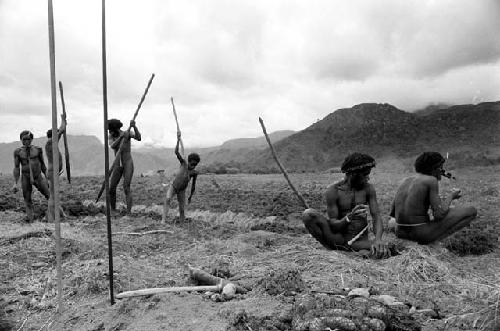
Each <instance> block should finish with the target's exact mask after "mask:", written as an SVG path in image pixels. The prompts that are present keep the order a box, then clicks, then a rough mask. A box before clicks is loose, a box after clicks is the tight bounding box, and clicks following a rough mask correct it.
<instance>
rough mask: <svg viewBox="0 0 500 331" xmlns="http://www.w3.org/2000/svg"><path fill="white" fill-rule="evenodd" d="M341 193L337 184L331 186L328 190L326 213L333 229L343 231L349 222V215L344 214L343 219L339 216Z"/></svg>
mask: <svg viewBox="0 0 500 331" xmlns="http://www.w3.org/2000/svg"><path fill="white" fill-rule="evenodd" d="M338 197H339V193H338V190H337V188H336V187H335V186H333V185H332V186H331V187H329V188H328V189H327V191H326V214H327V215H328V224H329V225H330V227H331V228H332V231H337V232H339V231H341V230H342V229H344V228H345V227H346V226H347V224H348V223H349V222H348V221H347V218H348V215H346V216H344V217H343V218H342V219H340V220H339V219H338V217H339V207H338V205H337V203H338Z"/></svg>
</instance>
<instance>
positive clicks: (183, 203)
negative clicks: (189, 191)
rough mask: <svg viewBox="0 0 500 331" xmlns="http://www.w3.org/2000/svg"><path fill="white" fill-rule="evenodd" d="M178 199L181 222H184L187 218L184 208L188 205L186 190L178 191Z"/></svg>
mask: <svg viewBox="0 0 500 331" xmlns="http://www.w3.org/2000/svg"><path fill="white" fill-rule="evenodd" d="M177 201H178V202H179V222H180V223H183V222H184V221H185V219H186V217H185V215H184V209H185V207H186V190H182V191H180V192H179V193H177Z"/></svg>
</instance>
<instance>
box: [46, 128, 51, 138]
mask: <svg viewBox="0 0 500 331" xmlns="http://www.w3.org/2000/svg"><path fill="white" fill-rule="evenodd" d="M47 138H52V129H50V130H47Z"/></svg>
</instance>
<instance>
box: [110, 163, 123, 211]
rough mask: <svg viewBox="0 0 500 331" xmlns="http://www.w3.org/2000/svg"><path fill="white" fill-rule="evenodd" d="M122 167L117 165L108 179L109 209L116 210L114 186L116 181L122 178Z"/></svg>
mask: <svg viewBox="0 0 500 331" xmlns="http://www.w3.org/2000/svg"><path fill="white" fill-rule="evenodd" d="M122 173H123V167H117V168H115V169H114V170H113V172H112V173H111V178H110V179H109V198H110V199H109V200H110V201H109V203H110V205H111V211H112V212H116V188H117V187H118V183H119V182H120V179H121V178H122Z"/></svg>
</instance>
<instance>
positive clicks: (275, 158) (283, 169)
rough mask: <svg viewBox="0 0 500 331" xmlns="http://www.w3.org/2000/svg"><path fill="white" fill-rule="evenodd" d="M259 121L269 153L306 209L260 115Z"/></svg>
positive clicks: (306, 205)
mask: <svg viewBox="0 0 500 331" xmlns="http://www.w3.org/2000/svg"><path fill="white" fill-rule="evenodd" d="M259 122H260V126H261V127H262V131H264V136H265V137H266V140H267V143H268V144H269V148H270V149H271V154H273V157H274V160H275V161H276V163H277V164H278V167H279V168H280V170H281V172H282V173H283V176H285V179H286V181H287V182H288V185H289V186H290V188H291V189H292V191H293V193H295V195H296V196H297V198H298V199H299V200H300V202H301V203H302V206H303V207H304V208H306V209H308V208H309V205H308V204H307V202H306V200H305V199H304V197H303V196H302V195H301V194H300V193H299V191H297V189H296V188H295V186H293V184H292V182H291V181H290V178H289V177H288V173H287V172H286V170H285V168H284V167H283V165H282V164H281V162H280V160H279V159H278V156H277V155H276V152H275V151H274V147H273V144H272V143H271V139H269V136H268V135H267V131H266V127H265V126H264V121H263V120H262V118H260V117H259Z"/></svg>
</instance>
